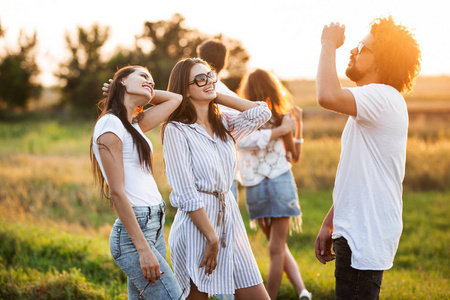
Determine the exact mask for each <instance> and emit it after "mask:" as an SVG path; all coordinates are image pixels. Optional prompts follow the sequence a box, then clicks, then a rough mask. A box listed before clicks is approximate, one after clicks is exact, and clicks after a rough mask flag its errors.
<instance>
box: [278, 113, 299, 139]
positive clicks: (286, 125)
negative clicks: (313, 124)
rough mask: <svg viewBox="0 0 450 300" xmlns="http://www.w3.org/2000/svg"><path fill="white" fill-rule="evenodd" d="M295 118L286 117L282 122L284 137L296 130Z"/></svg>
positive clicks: (288, 115)
mask: <svg viewBox="0 0 450 300" xmlns="http://www.w3.org/2000/svg"><path fill="white" fill-rule="evenodd" d="M295 122H296V121H295V118H294V117H293V116H291V115H290V114H287V115H284V117H283V120H281V125H280V127H282V128H283V129H284V131H283V135H285V134H287V133H289V132H291V131H294V130H295V125H296V123H295Z"/></svg>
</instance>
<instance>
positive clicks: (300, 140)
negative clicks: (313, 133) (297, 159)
mask: <svg viewBox="0 0 450 300" xmlns="http://www.w3.org/2000/svg"><path fill="white" fill-rule="evenodd" d="M304 141H305V140H304V139H294V143H296V144H303V142H304Z"/></svg>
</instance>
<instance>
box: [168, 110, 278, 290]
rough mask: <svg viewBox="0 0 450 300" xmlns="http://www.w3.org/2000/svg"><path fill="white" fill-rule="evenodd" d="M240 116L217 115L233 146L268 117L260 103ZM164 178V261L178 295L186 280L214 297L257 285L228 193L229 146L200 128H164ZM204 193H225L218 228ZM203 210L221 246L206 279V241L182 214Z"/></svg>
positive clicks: (213, 205)
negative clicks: (168, 218)
mask: <svg viewBox="0 0 450 300" xmlns="http://www.w3.org/2000/svg"><path fill="white" fill-rule="evenodd" d="M257 103H258V106H257V107H255V108H252V109H249V110H246V111H244V112H242V113H240V112H228V111H226V112H225V111H224V112H222V116H223V122H224V124H225V126H226V128H227V129H228V130H230V132H231V134H232V135H233V137H234V139H235V140H236V142H238V141H240V140H241V139H243V138H244V137H246V136H247V135H249V134H250V133H252V132H253V131H255V130H257V129H258V128H259V127H260V126H261V125H262V124H264V123H265V122H266V121H267V120H269V119H270V117H271V112H270V110H269V109H268V108H267V105H266V104H265V103H263V102H257ZM163 155H164V162H165V166H166V174H167V179H168V182H169V185H170V187H171V188H172V192H171V194H170V203H171V204H172V205H173V206H174V207H177V208H178V210H177V213H176V215H175V219H174V222H173V224H172V227H171V230H170V234H169V247H170V258H171V262H172V267H173V270H174V272H175V276H176V278H177V280H178V283H179V284H180V286H181V289H182V290H184V295H185V296H186V297H187V296H188V295H189V292H190V279H192V281H193V282H194V284H195V285H196V286H197V288H198V290H199V291H201V292H204V293H208V294H209V295H210V296H212V295H216V294H234V291H235V290H236V289H241V288H246V287H250V286H254V285H257V284H260V283H262V278H261V274H260V272H259V270H258V265H257V264H256V261H255V258H254V256H253V253H252V250H251V247H250V243H249V241H248V237H247V232H246V230H245V227H244V222H243V221H242V217H241V214H240V211H239V207H238V205H237V203H236V200H235V199H234V196H233V194H232V193H231V192H229V191H230V187H231V184H232V181H233V179H234V177H235V173H236V148H235V144H234V142H233V140H232V139H231V138H229V139H228V140H227V141H226V142H224V141H222V140H221V139H220V138H218V137H217V136H215V135H214V138H212V137H211V136H210V135H209V134H208V133H207V132H206V130H205V129H203V127H201V126H200V125H198V124H196V123H194V124H184V123H179V122H172V123H169V124H168V125H167V126H166V129H165V132H164V146H163ZM200 191H204V192H214V191H219V192H221V193H225V203H226V206H225V221H224V226H225V228H223V227H222V224H219V225H218V223H217V219H218V212H219V206H220V205H219V201H218V198H217V197H216V196H214V195H210V194H207V193H203V192H200ZM200 208H204V209H205V211H206V214H207V215H208V217H209V219H210V221H211V224H212V225H213V227H214V229H215V230H216V232H217V235H218V236H219V239H220V240H222V237H223V233H222V232H223V229H225V232H226V234H225V243H226V246H225V247H223V246H222V243H219V244H220V245H219V246H220V248H219V254H218V264H217V267H216V269H215V270H214V271H213V273H212V274H211V275H205V269H204V267H203V268H201V269H199V265H200V262H201V261H202V259H203V253H204V251H205V247H206V239H205V237H204V235H203V234H202V233H201V232H200V230H199V229H198V228H197V226H196V225H195V224H194V223H193V222H192V220H191V218H190V217H189V215H188V214H187V212H190V211H195V210H198V209H200Z"/></svg>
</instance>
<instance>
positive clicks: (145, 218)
mask: <svg viewBox="0 0 450 300" xmlns="http://www.w3.org/2000/svg"><path fill="white" fill-rule="evenodd" d="M136 220H137V222H138V224H139V227H141V228H144V227H145V226H147V223H148V216H142V217H136Z"/></svg>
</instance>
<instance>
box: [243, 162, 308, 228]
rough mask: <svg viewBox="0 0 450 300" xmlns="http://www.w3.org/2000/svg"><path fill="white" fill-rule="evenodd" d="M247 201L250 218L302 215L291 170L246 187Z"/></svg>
mask: <svg viewBox="0 0 450 300" xmlns="http://www.w3.org/2000/svg"><path fill="white" fill-rule="evenodd" d="M245 201H246V202H247V209H248V212H249V214H250V219H251V220H254V219H261V218H267V217H269V218H280V217H296V216H300V214H301V210H300V203H299V201H298V195H297V185H296V184H295V181H294V176H293V174H292V172H291V170H288V171H286V172H285V173H283V174H281V175H280V176H278V177H275V178H272V179H270V178H265V179H264V180H263V181H261V182H260V183H258V184H257V185H255V186H249V187H245Z"/></svg>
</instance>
